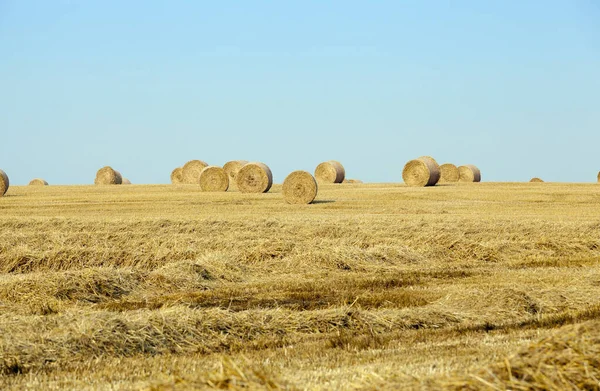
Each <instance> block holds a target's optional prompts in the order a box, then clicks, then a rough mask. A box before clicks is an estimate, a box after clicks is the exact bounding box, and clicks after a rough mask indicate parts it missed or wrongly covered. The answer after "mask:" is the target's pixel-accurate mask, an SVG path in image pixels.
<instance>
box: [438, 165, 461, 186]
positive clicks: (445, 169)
mask: <svg viewBox="0 0 600 391" xmlns="http://www.w3.org/2000/svg"><path fill="white" fill-rule="evenodd" d="M459 178H460V173H459V172H458V167H456V166H455V165H454V164H452V163H445V164H442V165H441V166H440V183H451V182H458V179H459Z"/></svg>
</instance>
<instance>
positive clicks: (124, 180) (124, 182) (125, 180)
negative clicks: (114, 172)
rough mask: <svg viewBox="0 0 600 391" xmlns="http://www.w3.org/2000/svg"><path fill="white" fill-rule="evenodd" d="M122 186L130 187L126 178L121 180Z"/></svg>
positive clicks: (129, 182)
mask: <svg viewBox="0 0 600 391" xmlns="http://www.w3.org/2000/svg"><path fill="white" fill-rule="evenodd" d="M121 184H122V185H131V181H130V180H129V179H127V178H123V181H122V182H121Z"/></svg>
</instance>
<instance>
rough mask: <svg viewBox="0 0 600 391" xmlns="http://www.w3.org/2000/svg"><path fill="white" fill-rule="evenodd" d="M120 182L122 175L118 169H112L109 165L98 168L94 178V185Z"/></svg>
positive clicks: (118, 183)
mask: <svg viewBox="0 0 600 391" xmlns="http://www.w3.org/2000/svg"><path fill="white" fill-rule="evenodd" d="M122 182H123V177H122V176H121V174H120V173H119V171H116V170H113V169H112V167H109V166H106V167H102V168H101V169H99V170H98V172H97V173H96V179H95V180H94V184H96V185H120V184H121V183H122Z"/></svg>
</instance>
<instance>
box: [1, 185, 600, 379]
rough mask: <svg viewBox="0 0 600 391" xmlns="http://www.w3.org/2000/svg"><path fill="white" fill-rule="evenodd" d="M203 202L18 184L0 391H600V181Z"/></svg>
mask: <svg viewBox="0 0 600 391" xmlns="http://www.w3.org/2000/svg"><path fill="white" fill-rule="evenodd" d="M199 190H200V189H199V188H196V187H193V186H179V187H173V186H171V185H152V186H150V185H136V186H127V187H121V186H49V187H47V188H45V189H44V191H39V189H36V188H34V187H29V186H11V187H10V188H9V190H8V192H7V194H6V196H5V197H2V198H0V208H1V209H2V219H1V220H0V389H3V390H22V389H84V390H85V389H90V390H91V389H114V390H130V389H155V390H187V389H194V388H200V389H203V388H222V389H223V388H226V389H227V388H228V389H243V388H244V387H246V388H247V389H248V388H249V389H277V388H280V389H292V390H294V389H309V390H329V389H386V388H387V389H398V388H404V389H414V390H417V389H440V390H441V389H456V390H459V389H468V390H488V389H508V388H512V389H520V390H524V389H550V390H561V389H576V388H575V387H574V386H577V387H579V388H580V389H597V381H598V376H599V374H598V368H599V365H598V361H597V360H598V359H597V357H598V352H599V350H598V349H599V346H600V342H599V341H598V327H599V326H598V324H599V322H600V299H599V297H600V234H599V232H600V208H598V205H599V204H600V187H599V186H598V185H597V184H592V183H590V184H558V183H545V184H544V186H532V185H530V184H528V183H501V184H500V183H486V182H484V183H480V184H478V185H477V186H464V185H445V186H437V187H435V188H433V189H431V188H421V187H407V186H405V185H403V184H354V185H352V186H339V185H334V184H321V185H320V186H319V192H318V195H317V198H316V200H315V201H314V203H313V204H312V205H290V204H287V203H286V202H285V201H284V199H283V195H282V186H281V185H273V187H272V188H271V190H270V191H269V192H268V193H266V194H262V193H261V194H252V193H246V194H242V193H237V192H235V193H231V192H214V193H212V192H211V193H203V192H200V191H199ZM508 368H510V369H508ZM594 382H595V383H594ZM569 384H571V385H574V386H573V387H571V388H568V387H567V386H568V385H569ZM490 385H491V386H490ZM533 385H537V387H538V388H535V387H534V386H533ZM594 387H596V388H594Z"/></svg>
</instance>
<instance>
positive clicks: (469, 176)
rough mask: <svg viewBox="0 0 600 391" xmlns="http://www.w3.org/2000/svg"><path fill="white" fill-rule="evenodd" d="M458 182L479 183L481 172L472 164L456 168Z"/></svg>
mask: <svg viewBox="0 0 600 391" xmlns="http://www.w3.org/2000/svg"><path fill="white" fill-rule="evenodd" d="M458 172H459V174H460V177H459V179H458V181H459V182H481V171H479V168H477V167H475V166H474V165H472V164H465V165H464V166H460V167H458Z"/></svg>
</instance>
